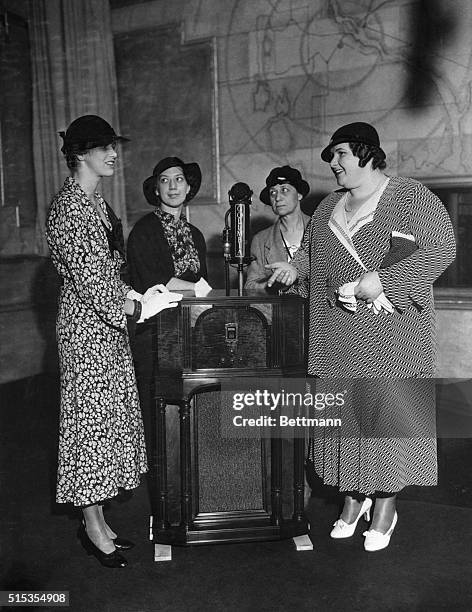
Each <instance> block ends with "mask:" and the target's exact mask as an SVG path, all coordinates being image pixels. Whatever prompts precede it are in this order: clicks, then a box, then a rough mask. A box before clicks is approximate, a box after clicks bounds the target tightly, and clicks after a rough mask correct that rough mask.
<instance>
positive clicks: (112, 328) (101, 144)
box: [46, 115, 181, 567]
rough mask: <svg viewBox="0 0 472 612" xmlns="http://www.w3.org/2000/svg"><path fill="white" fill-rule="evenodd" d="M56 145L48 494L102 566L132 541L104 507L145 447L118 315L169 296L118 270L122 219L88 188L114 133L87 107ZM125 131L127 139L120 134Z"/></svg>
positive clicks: (158, 306)
mask: <svg viewBox="0 0 472 612" xmlns="http://www.w3.org/2000/svg"><path fill="white" fill-rule="evenodd" d="M61 136H62V138H63V140H64V144H63V147H62V152H63V153H64V155H65V157H66V161H67V165H68V167H69V168H70V170H71V176H70V177H68V178H67V179H66V181H65V183H64V185H63V187H62V189H61V190H60V191H59V193H58V194H57V195H56V196H55V198H54V200H53V201H52V204H51V207H50V210H49V213H48V219H47V224H46V236H47V241H48V245H49V248H50V250H51V257H52V260H53V263H54V265H55V267H56V269H57V271H58V273H59V275H60V276H61V280H62V287H61V293H60V299H59V311H58V318H57V327H56V330H57V342H58V349H59V363H60V375H61V412H60V430H59V461H58V475H57V492H56V501H57V502H58V503H72V504H73V505H74V506H77V507H80V508H82V510H83V517H84V520H83V525H82V527H81V537H82V541H83V543H84V545H85V546H86V547H87V549H88V550H89V551H90V552H92V553H93V554H94V555H95V556H96V557H97V559H98V560H99V561H100V562H101V563H102V565H105V566H107V567H125V566H126V565H127V562H126V560H125V558H124V557H123V556H122V555H121V554H120V553H119V552H118V550H119V549H127V548H131V546H132V543H131V542H129V541H128V540H123V539H120V538H117V536H116V533H115V532H114V531H113V530H112V529H111V528H110V527H109V525H108V524H107V523H106V521H105V518H104V516H103V503H104V502H105V501H106V500H109V499H111V498H112V497H115V496H116V495H117V493H118V491H119V489H120V488H124V489H133V488H135V487H137V486H138V484H139V479H140V474H141V473H143V472H146V470H147V463H146V450H145V444H144V436H143V425H142V419H141V413H140V408H139V400H138V393H137V389H136V380H135V374H134V370H133V363H132V359H131V351H130V346H129V341H128V331H127V320H126V315H128V316H129V317H131V318H133V319H134V320H135V321H137V322H141V321H144V320H145V319H147V318H149V317H151V316H153V315H154V314H157V313H158V312H159V311H161V310H163V309H164V308H169V307H171V306H176V305H177V300H179V299H180V298H181V296H180V295H178V294H174V293H170V292H169V291H168V290H166V288H165V287H163V286H161V287H153V288H151V289H150V290H149V291H148V292H146V294H145V295H144V296H143V295H141V294H140V293H137V292H136V291H133V290H132V289H131V287H129V286H128V285H126V284H125V283H124V282H123V281H122V280H121V279H120V270H121V267H122V264H123V263H124V257H123V244H124V243H123V237H122V231H121V224H120V223H119V221H118V219H117V218H116V216H115V215H114V213H113V211H112V209H111V208H110V207H109V206H108V204H107V203H106V202H105V201H104V199H103V198H102V196H101V195H100V194H99V193H98V192H97V187H98V185H99V183H100V180H101V179H102V177H109V176H112V175H113V173H114V169H115V164H116V159H117V156H118V155H117V152H116V150H115V146H116V142H117V141H118V140H123V138H122V137H120V136H117V134H116V133H115V132H114V130H113V128H112V127H111V126H110V125H109V124H108V123H107V122H106V121H105V120H104V119H102V118H100V117H97V116H96V115H85V116H83V117H79V118H78V119H76V120H75V121H73V122H72V123H71V125H70V126H69V128H68V129H67V131H66V132H65V133H63V132H62V133H61ZM124 140H126V139H124Z"/></svg>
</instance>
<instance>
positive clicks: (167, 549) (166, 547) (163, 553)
mask: <svg viewBox="0 0 472 612" xmlns="http://www.w3.org/2000/svg"><path fill="white" fill-rule="evenodd" d="M154 561H172V546H170V544H156V545H155V546H154Z"/></svg>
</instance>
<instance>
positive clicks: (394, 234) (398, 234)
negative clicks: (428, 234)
mask: <svg viewBox="0 0 472 612" xmlns="http://www.w3.org/2000/svg"><path fill="white" fill-rule="evenodd" d="M392 238H405V239H406V240H411V241H412V242H416V240H415V237H414V236H413V234H403V233H402V232H395V231H392Z"/></svg>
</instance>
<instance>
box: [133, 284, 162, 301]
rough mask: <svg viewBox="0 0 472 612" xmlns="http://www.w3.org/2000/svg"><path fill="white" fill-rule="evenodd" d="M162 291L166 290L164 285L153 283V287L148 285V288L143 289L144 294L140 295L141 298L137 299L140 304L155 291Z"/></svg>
mask: <svg viewBox="0 0 472 612" xmlns="http://www.w3.org/2000/svg"><path fill="white" fill-rule="evenodd" d="M164 291H167V288H166V286H165V285H154V286H153V287H149V289H147V290H146V291H145V293H144V295H142V296H141V299H140V300H139V301H140V302H141V303H142V304H145V303H146V302H147V301H148V300H149V298H151V297H152V296H153V295H155V294H156V293H163V292H164Z"/></svg>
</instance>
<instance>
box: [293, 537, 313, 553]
mask: <svg viewBox="0 0 472 612" xmlns="http://www.w3.org/2000/svg"><path fill="white" fill-rule="evenodd" d="M293 541H294V542H295V546H296V547H297V550H313V542H312V541H311V540H310V538H309V536H307V535H301V536H296V537H295V538H293Z"/></svg>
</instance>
